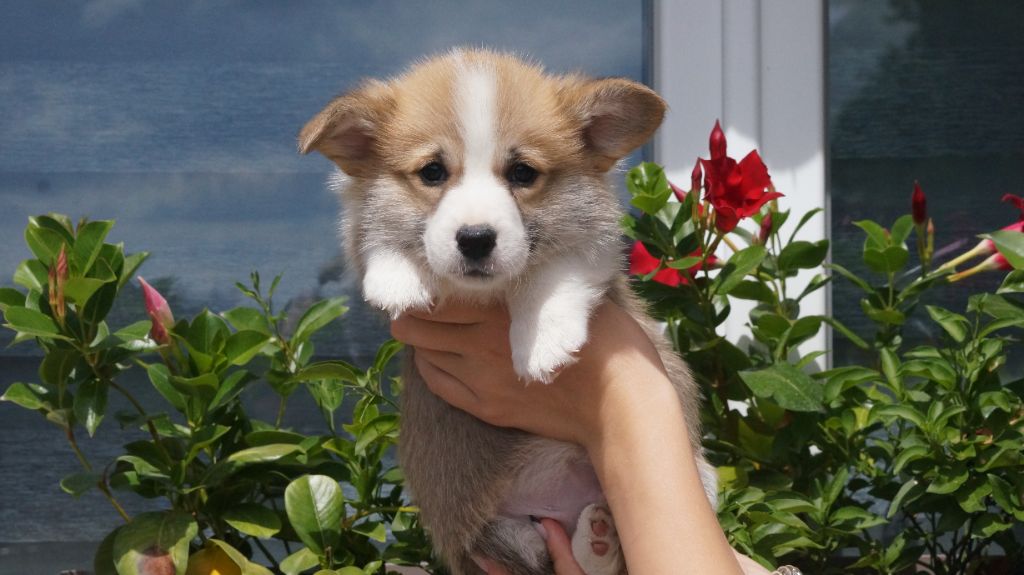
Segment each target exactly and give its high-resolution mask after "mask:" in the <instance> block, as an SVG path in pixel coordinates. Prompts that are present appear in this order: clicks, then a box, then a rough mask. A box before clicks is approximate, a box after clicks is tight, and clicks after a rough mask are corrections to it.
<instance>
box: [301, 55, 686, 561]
mask: <svg viewBox="0 0 1024 575" xmlns="http://www.w3.org/2000/svg"><path fill="white" fill-rule="evenodd" d="M467 66H478V67H484V68H485V69H486V70H488V71H489V72H491V73H493V75H494V77H495V78H496V81H497V98H498V100H497V119H498V120H497V127H496V132H497V142H498V150H499V153H498V154H496V157H495V158H494V165H493V171H494V174H495V175H496V177H503V175H504V174H505V173H506V171H507V170H508V169H509V167H510V166H511V165H513V164H515V162H517V161H525V162H527V163H529V164H530V165H531V166H533V167H534V168H536V169H537V170H538V171H539V172H540V177H539V178H538V181H537V183H536V184H534V185H533V186H531V187H529V189H516V188H512V189H510V193H512V194H513V196H514V198H515V201H516V203H517V206H518V209H519V212H520V216H521V218H522V220H523V222H524V225H525V226H526V229H527V231H528V234H529V238H530V242H531V243H530V256H529V258H530V259H529V263H528V267H527V270H526V271H525V272H524V274H523V277H522V278H518V279H516V280H515V281H516V282H522V283H528V281H529V275H530V273H531V271H532V270H536V269H537V268H538V266H540V265H541V264H543V263H544V262H546V261H550V260H552V259H553V258H556V257H564V256H565V255H570V256H571V257H572V258H578V260H579V261H581V262H587V265H594V266H604V267H605V269H622V266H623V262H622V261H621V258H620V260H618V261H615V260H609V259H607V258H606V257H605V256H604V255H603V254H607V253H621V249H620V241H621V240H620V237H621V235H620V231H619V228H618V220H619V217H620V215H621V208H620V207H619V205H618V201H617V198H616V196H615V193H614V192H613V188H612V186H610V185H609V183H608V177H609V176H608V174H607V172H608V170H609V169H611V168H612V167H613V166H614V164H615V162H617V161H618V160H619V159H621V158H622V157H623V156H624V155H625V154H627V153H628V152H629V151H630V150H632V149H634V148H636V147H637V146H639V145H641V144H642V143H643V142H644V141H646V140H647V139H648V138H649V137H650V136H651V134H652V133H653V131H654V130H655V129H656V128H657V126H658V125H659V124H660V123H661V119H662V117H663V115H664V111H665V105H664V102H663V101H662V100H661V99H660V98H659V97H658V96H657V95H656V94H654V92H652V91H651V90H650V89H648V88H646V87H644V86H642V85H640V84H637V83H635V82H632V81H629V80H623V79H606V80H592V79H589V78H586V77H584V76H581V75H569V76H552V75H548V74H546V73H544V71H543V70H542V69H540V68H539V67H537V66H534V65H530V64H527V63H524V62H523V61H522V60H520V59H518V58H515V57H513V56H509V55H504V54H496V53H493V52H486V51H465V50H456V51H453V52H451V53H449V54H446V55H443V56H440V57H436V58H433V59H430V60H427V61H424V62H421V63H419V64H418V65H416V66H414V67H413V68H411V69H410V70H409V71H408V72H406V73H405V74H403V75H401V76H399V77H397V78H395V79H392V80H390V81H388V82H370V83H367V84H364V85H363V86H362V87H360V88H358V89H357V90H355V91H353V92H351V93H349V94H347V95H344V96H342V97H340V98H337V99H335V100H334V101H332V102H331V103H330V104H329V105H328V106H327V107H326V108H325V109H324V110H323V111H322V112H321V113H320V114H318V115H317V116H316V117H315V118H313V119H312V120H311V121H310V122H309V123H308V124H307V125H306V127H305V128H303V130H302V132H301V134H300V136H299V147H300V150H301V151H302V152H304V153H305V152H308V151H311V150H317V151H320V152H322V153H323V154H324V155H326V156H327V157H328V158H330V159H331V160H333V161H334V162H335V163H336V164H337V165H338V166H339V167H341V169H342V170H343V171H344V172H345V173H347V174H348V175H349V176H350V180H349V181H348V182H347V183H345V184H344V185H343V186H342V187H341V190H340V193H341V196H342V202H343V204H344V207H345V211H344V215H343V222H342V224H343V225H342V233H343V237H344V241H345V243H346V252H347V253H348V255H349V257H350V258H351V259H352V260H353V261H354V263H355V264H356V266H357V267H358V268H359V269H364V268H363V265H364V261H363V258H364V254H366V253H367V252H368V251H369V250H370V249H371V248H373V247H374V246H387V248H388V249H397V250H400V251H401V252H402V253H403V254H404V255H406V256H408V257H409V258H410V259H412V260H413V261H415V262H417V263H419V264H422V265H424V266H425V265H426V263H425V256H424V247H423V245H422V241H421V236H422V235H423V231H424V223H423V222H424V221H425V219H426V218H428V217H429V215H430V214H431V212H432V211H433V209H434V207H435V206H436V205H437V203H438V202H439V201H440V199H441V198H442V197H443V196H444V193H445V190H446V189H448V188H449V187H450V186H453V185H456V184H457V183H458V181H459V178H460V177H461V173H462V172H461V170H462V160H463V156H464V154H465V152H466V151H465V150H464V149H462V142H461V141H460V132H459V127H458V124H457V117H458V110H455V109H453V101H454V98H453V91H454V90H455V87H454V86H455V82H456V79H457V77H458V75H459V73H460V70H464V69H465V67H467ZM436 159H443V161H444V163H445V165H446V166H448V169H449V171H450V179H449V181H448V182H447V183H446V184H445V185H443V186H437V187H429V186H425V185H424V184H423V183H422V182H421V181H420V179H419V177H418V175H417V173H418V171H419V170H420V169H421V168H422V167H423V166H424V165H426V164H427V163H429V162H431V161H434V160H436ZM609 248H610V250H609ZM436 280H437V281H438V282H439V283H441V284H443V282H444V278H436ZM605 289H606V294H607V295H606V297H608V298H610V299H611V300H613V301H614V302H616V303H617V304H619V305H620V306H622V307H623V308H625V309H626V310H627V311H628V312H629V313H630V315H632V316H633V317H634V318H636V319H637V320H638V321H640V322H641V323H642V324H643V325H644V328H645V330H646V332H647V333H648V335H649V336H650V337H651V339H652V340H654V341H655V343H656V344H657V346H658V349H659V352H660V353H661V357H662V361H663V362H664V363H665V366H666V368H667V369H668V372H669V375H670V378H671V379H672V382H673V383H674V385H675V386H676V389H677V390H678V392H679V396H680V401H681V402H682V404H683V406H684V409H685V413H686V419H687V423H688V425H689V427H690V437H691V438H692V440H693V443H694V449H695V452H697V453H701V447H700V437H701V434H700V430H699V427H698V421H699V415H698V409H697V408H698V405H699V397H698V394H697V388H696V385H695V384H694V382H693V381H692V378H691V377H690V375H689V372H688V371H687V368H686V366H685V365H684V364H683V362H682V361H681V360H680V359H679V357H678V356H676V355H675V353H674V352H673V351H672V349H671V346H670V345H669V344H668V342H667V341H666V340H665V338H664V336H663V335H662V333H661V329H660V328H659V327H658V326H657V325H656V324H655V323H654V322H653V321H652V320H651V319H650V318H649V316H648V315H647V314H646V313H645V310H644V308H643V306H642V305H641V303H640V302H639V300H638V299H637V298H636V296H634V295H633V293H632V292H631V290H630V289H629V287H628V285H627V283H626V280H625V275H624V274H620V275H619V276H617V277H616V279H615V280H613V281H612V282H611V283H610V284H609V285H607V286H606V287H605ZM456 295H457V294H456ZM411 355H412V352H411V350H409V354H408V356H409V357H408V358H407V361H406V364H405V371H404V378H405V381H406V385H405V392H404V393H403V397H402V412H403V419H402V421H403V426H402V432H401V433H402V436H401V446H400V458H401V463H402V466H403V468H404V470H405V474H406V477H407V480H408V484H409V486H410V487H411V489H412V494H413V498H414V500H415V502H416V503H417V504H418V505H419V507H420V509H421V516H422V519H423V522H424V524H425V525H426V526H427V527H428V528H429V529H430V531H431V535H432V538H433V540H434V543H435V545H436V547H437V549H438V551H439V552H440V554H441V555H442V557H444V558H445V559H446V561H447V562H448V563H449V565H450V566H451V567H452V569H453V571H454V572H455V573H456V574H466V573H478V572H479V569H478V568H477V567H476V566H475V564H474V563H473V562H472V561H471V559H470V556H471V555H472V554H482V555H492V556H495V557H496V558H498V559H500V560H502V562H503V564H505V565H506V566H507V568H508V569H509V570H510V572H511V573H513V574H523V575H538V574H547V573H550V572H551V567H550V563H549V560H548V559H547V556H546V553H545V552H544V550H543V544H542V542H541V543H540V544H539V545H538V537H539V536H538V535H536V534H535V533H534V532H533V531H532V527H531V526H529V525H528V524H525V525H524V524H522V523H517V522H515V521H510V520H508V519H507V518H506V519H500V520H499V519H498V514H499V511H500V509H501V507H502V505H503V504H504V503H505V502H506V499H507V497H508V494H509V493H510V492H511V490H513V489H515V490H521V489H523V488H524V486H526V488H527V489H528V488H529V486H530V480H531V477H530V476H529V474H528V473H527V472H528V470H530V468H531V465H537V464H540V463H541V462H546V461H548V460H546V459H544V458H545V457H547V458H555V460H560V461H561V460H566V458H574V457H581V452H580V450H579V449H578V448H576V447H568V446H566V445H565V444H558V443H557V442H552V441H550V440H546V439H541V438H537V437H534V436H531V435H528V434H525V433H523V432H520V431H516V430H511V429H500V428H496V427H493V426H490V425H487V424H485V423H483V422H481V421H479V420H477V419H475V418H473V417H471V416H469V415H467V414H466V413H464V412H462V411H459V410H457V409H454V408H452V407H450V406H448V405H447V404H445V403H444V402H443V401H441V400H440V399H438V398H437V397H435V396H434V395H433V394H431V393H430V392H429V391H428V390H427V388H426V386H425V385H424V384H423V382H422V379H421V377H420V376H419V374H418V373H417V372H416V370H415V368H414V367H413V362H412V361H410V359H411ZM643 384H644V382H636V385H637V388H638V392H639V393H642V389H643ZM554 385H557V382H555V383H554ZM701 463H703V460H702V459H701ZM542 464H543V466H544V467H546V468H551V467H552V466H551V465H548V464H547V463H542ZM524 474H525V475H524ZM538 547H539V549H540V550H539V551H537V548H538ZM516 557H518V560H515V558H516Z"/></svg>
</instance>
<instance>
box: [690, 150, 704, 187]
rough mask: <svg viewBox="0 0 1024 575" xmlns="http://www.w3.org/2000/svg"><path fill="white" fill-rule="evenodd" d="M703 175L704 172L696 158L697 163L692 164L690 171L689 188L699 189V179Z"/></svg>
mask: <svg viewBox="0 0 1024 575" xmlns="http://www.w3.org/2000/svg"><path fill="white" fill-rule="evenodd" d="M703 177H704V172H703V171H702V170H701V169H700V158H697V163H696V165H694V166H693V171H692V172H690V189H691V190H699V189H700V181H701V179H702V178H703Z"/></svg>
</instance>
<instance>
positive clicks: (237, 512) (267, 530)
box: [222, 503, 281, 539]
mask: <svg viewBox="0 0 1024 575" xmlns="http://www.w3.org/2000/svg"><path fill="white" fill-rule="evenodd" d="M222 517H223V518H224V521H227V522H228V525H230V526H232V527H234V528H235V529H237V530H239V531H240V532H242V533H245V534H246V535H252V536H253V537H259V538H262V539H267V538H269V537H272V536H273V535H274V534H275V533H277V532H278V531H280V530H281V518H280V517H279V516H278V515H277V513H275V512H274V510H272V509H268V508H266V507H263V506H262V505H259V504H257V503H242V504H240V505H235V506H233V507H231V508H230V509H228V510H227V511H225V512H224V513H223V515H222Z"/></svg>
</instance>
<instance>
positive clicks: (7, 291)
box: [0, 287, 25, 312]
mask: <svg viewBox="0 0 1024 575" xmlns="http://www.w3.org/2000/svg"><path fill="white" fill-rule="evenodd" d="M12 306H14V307H24V306H25V294H23V293H21V292H20V291H18V290H16V289H14V288H8V287H0V312H2V311H4V310H6V309H7V308H8V307H12Z"/></svg>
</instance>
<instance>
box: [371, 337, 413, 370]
mask: <svg viewBox="0 0 1024 575" xmlns="http://www.w3.org/2000/svg"><path fill="white" fill-rule="evenodd" d="M403 347H405V345H404V344H403V343H402V342H400V341H395V340H393V339H389V340H388V341H385V342H384V343H382V344H381V345H380V347H379V348H377V355H375V356H374V358H373V369H374V370H375V371H377V372H378V373H383V372H384V369H385V368H386V367H387V366H388V364H389V363H390V362H391V358H393V357H395V354H397V353H398V352H400V351H402V348H403Z"/></svg>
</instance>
